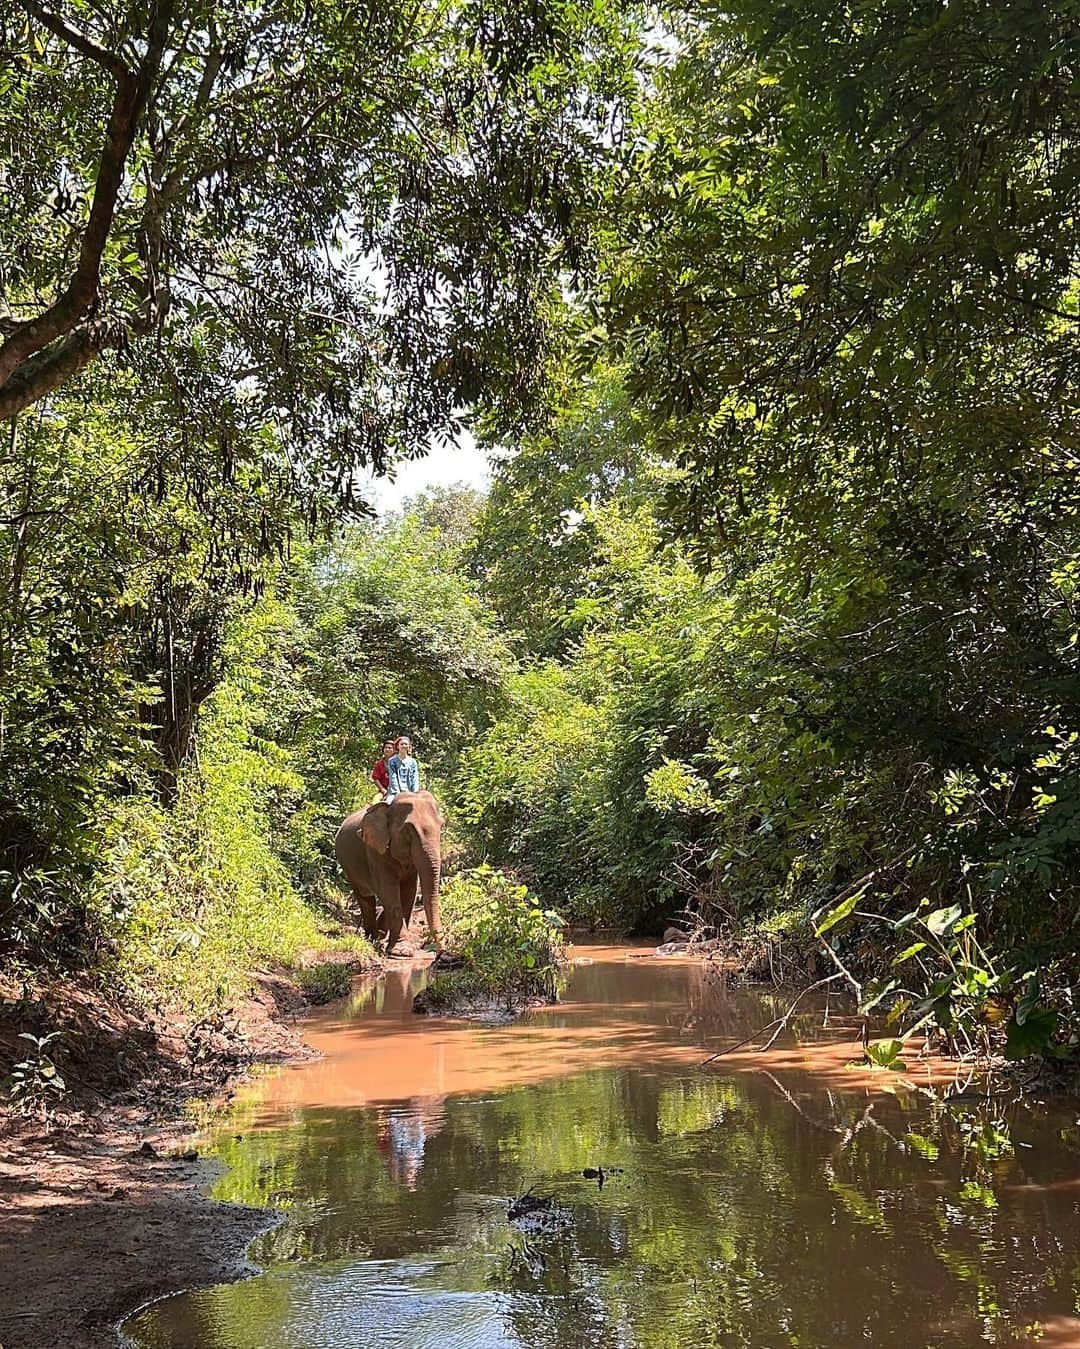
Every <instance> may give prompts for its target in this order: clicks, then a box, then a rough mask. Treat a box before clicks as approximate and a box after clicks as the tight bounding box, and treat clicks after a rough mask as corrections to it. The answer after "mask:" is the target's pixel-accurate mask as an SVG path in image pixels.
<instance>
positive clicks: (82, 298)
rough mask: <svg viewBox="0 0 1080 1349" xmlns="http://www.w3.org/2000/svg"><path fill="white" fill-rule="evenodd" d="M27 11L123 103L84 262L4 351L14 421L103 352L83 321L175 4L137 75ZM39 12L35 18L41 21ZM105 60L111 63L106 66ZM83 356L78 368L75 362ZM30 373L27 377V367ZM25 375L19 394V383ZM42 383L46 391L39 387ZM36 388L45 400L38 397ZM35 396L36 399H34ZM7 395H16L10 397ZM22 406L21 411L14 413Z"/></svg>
mask: <svg viewBox="0 0 1080 1349" xmlns="http://www.w3.org/2000/svg"><path fill="white" fill-rule="evenodd" d="M22 3H23V6H24V8H26V9H27V10H28V12H30V13H31V14H34V16H35V17H38V18H39V21H40V22H42V23H43V24H44V25H45V26H46V27H48V28H49V31H50V32H57V33H59V35H60V36H61V37H63V38H64V40H65V41H67V42H70V43H71V45H72V46H73V47H74V48H75V49H76V50H77V51H79V52H81V53H83V54H84V55H86V56H88V57H89V58H90V59H91V60H94V61H96V62H97V63H98V64H104V65H105V68H106V69H108V70H109V71H110V72H111V73H112V74H113V75H114V76H115V78H116V96H115V98H114V100H113V106H112V111H111V113H110V116H109V126H108V130H107V132H106V136H105V145H104V147H103V149H102V152H101V158H100V159H99V161H98V171H97V179H96V182H95V185H94V197H93V201H92V203H91V206H90V217H89V219H88V221H87V225H86V230H85V232H84V234H83V238H82V244H81V246H80V249H79V261H78V263H77V265H76V268H75V273H74V275H73V276H72V278H71V280H70V282H69V283H68V285H67V287H66V289H65V290H64V291H63V292H62V293H61V294H60V295H59V296H58V297H57V299H56V300H55V301H54V302H53V303H52V304H51V305H50V306H49V307H48V309H46V310H45V311H44V312H43V313H41V314H39V315H38V316H37V317H36V318H33V319H30V320H28V321H26V322H24V323H20V324H19V325H18V326H17V327H16V328H15V330H14V331H13V332H12V333H11V335H10V336H9V337H8V338H7V340H6V341H5V342H4V343H3V345H2V346H0V407H3V406H8V405H10V406H13V407H14V409H15V410H14V411H12V412H8V413H6V414H0V415H6V416H9V417H10V416H14V415H16V413H17V412H18V411H20V410H21V409H22V408H24V407H26V406H28V405H29V403H32V402H34V401H35V400H36V398H40V397H43V396H44V395H45V394H46V393H50V392H52V390H53V389H55V388H57V387H58V385H59V384H60V383H62V382H63V379H65V378H67V375H68V374H70V373H72V372H73V370H74V369H79V368H81V366H82V365H85V364H86V363H87V361H89V360H91V359H92V358H93V356H94V355H95V354H96V352H97V351H98V350H100V347H99V346H98V345H96V343H95V340H94V338H93V334H92V331H91V329H89V328H88V329H87V330H85V331H84V332H83V333H82V334H81V335H76V333H75V330H76V328H77V325H78V324H79V323H80V321H81V320H82V319H83V318H84V317H85V316H86V315H87V314H88V313H89V312H90V310H91V308H92V307H93V305H94V302H95V300H96V298H97V292H98V283H99V280H100V276H101V261H102V257H103V256H104V253H105V246H106V244H107V242H108V239H109V233H110V230H111V229H112V223H113V218H114V216H115V213H116V203H117V200H118V198H119V195H120V188H121V185H122V184H123V180H124V170H125V166H126V164H127V158H128V155H129V153H130V151H131V147H132V145H133V144H134V141H135V136H136V134H137V132H138V128H139V121H140V118H141V116H142V112H143V110H144V108H145V107H146V101H147V99H148V98H149V96H150V90H151V88H152V86H153V82H154V79H155V78H156V76H157V73H158V70H159V68H160V65H161V58H162V54H163V52H164V50H165V43H166V40H167V38H168V33H169V24H170V21H171V18H172V11H173V5H174V3H175V0H159V3H158V4H157V5H156V6H155V8H154V12H153V18H152V20H151V23H150V30H149V34H148V39H147V47H146V54H145V55H144V57H143V59H142V61H141V62H140V64H139V68H138V72H137V74H136V73H133V72H132V71H131V70H129V69H128V67H127V66H126V65H125V64H124V63H123V62H122V61H121V60H120V58H119V57H116V56H114V55H112V54H111V53H107V52H104V51H103V49H102V48H100V47H98V45H97V44H96V43H94V42H92V41H91V39H89V38H87V37H85V36H84V35H83V34H80V33H77V32H76V31H75V30H74V29H71V28H69V27H68V26H67V24H65V23H64V22H63V21H62V20H60V19H57V18H55V16H53V15H50V14H47V13H46V12H45V11H43V10H41V9H40V7H39V6H38V5H37V3H36V0H22ZM35 11H36V13H35ZM105 58H108V59H107V60H106V59H105ZM68 337H72V338H74V339H75V340H74V341H72V342H68V341H66V340H65V341H64V342H63V343H62V344H61V349H60V350H59V351H58V352H56V353H54V354H53V356H52V357H49V358H46V359H45V360H44V361H41V362H39V361H31V359H30V358H32V357H34V356H35V354H36V353H39V352H42V351H43V350H44V349H45V348H46V347H48V346H50V345H51V344H52V343H54V342H56V341H58V340H59V339H61V338H65V339H66V338H68ZM76 352H77V353H78V356H79V363H78V364H76V365H75V366H74V367H72V366H71V364H70V363H71V362H72V361H73V360H74V359H75V353H76ZM24 364H25V365H29V366H30V367H31V368H30V369H28V370H24V371H22V372H20V366H23V365H24ZM17 373H18V380H17V384H16V387H15V388H14V389H13V388H12V387H11V386H12V383H13V380H14V379H15V376H16V374H17ZM35 381H40V384H37V385H35ZM35 387H37V389H38V392H36V393H35V392H34V389H35ZM28 394H29V397H27V395H28ZM5 395H9V396H7V397H5ZM16 404H17V406H15V405H16Z"/></svg>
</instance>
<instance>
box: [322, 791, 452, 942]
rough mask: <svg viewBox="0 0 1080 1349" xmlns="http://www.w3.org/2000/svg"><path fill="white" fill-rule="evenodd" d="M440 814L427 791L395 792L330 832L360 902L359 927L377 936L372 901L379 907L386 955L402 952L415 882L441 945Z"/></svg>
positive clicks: (433, 799) (436, 938) (429, 926)
mask: <svg viewBox="0 0 1080 1349" xmlns="http://www.w3.org/2000/svg"><path fill="white" fill-rule="evenodd" d="M442 826H443V817H442V812H441V811H440V810H439V803H438V802H437V801H436V800H435V798H434V796H432V794H431V793H430V792H398V793H397V795H396V796H395V797H394V799H393V800H392V801H379V802H376V803H375V804H374V805H371V806H365V807H364V808H363V809H362V810H356V811H353V813H352V814H351V815H349V816H348V817H347V818H346V819H345V820H344V821H343V822H342V824H341V827H340V828H339V829H338V831H337V834H336V835H335V836H334V851H335V853H336V854H337V858H338V861H339V862H340V863H341V867H342V870H343V871H344V872H345V875H346V876H347V877H348V880H349V884H350V885H351V886H352V890H353V894H354V895H355V896H356V900H357V903H358V904H359V906H360V914H361V917H362V919H363V924H364V932H365V933H366V934H367V936H368V938H369V939H370V940H372V941H374V940H376V938H377V936H378V930H379V924H378V916H377V910H376V901H378V902H379V903H380V904H381V905H382V908H383V918H384V919H385V923H386V930H387V945H386V951H387V954H388V955H389V954H390V953H391V952H392V951H395V948H397V954H402V955H404V954H406V951H407V949H408V948H406V947H399V941H400V939H401V934H402V929H403V928H405V929H407V928H408V925H409V919H410V917H411V915H412V911H413V905H414V903H415V901H416V887H417V882H419V885H420V893H421V895H422V896H423V900H424V912H425V913H426V915H427V922H428V930H429V931H430V932H431V935H432V936H433V937H434V939H435V947H436V950H442V923H441V919H440V914H439V878H440V875H441V872H442Z"/></svg>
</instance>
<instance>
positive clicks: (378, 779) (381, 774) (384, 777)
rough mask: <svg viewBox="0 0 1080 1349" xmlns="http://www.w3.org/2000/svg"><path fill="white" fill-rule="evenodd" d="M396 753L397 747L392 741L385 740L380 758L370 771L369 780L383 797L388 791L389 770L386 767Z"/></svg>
mask: <svg viewBox="0 0 1080 1349" xmlns="http://www.w3.org/2000/svg"><path fill="white" fill-rule="evenodd" d="M396 753H397V745H396V744H395V743H394V741H393V740H387V741H386V742H385V743H384V744H383V747H382V758H381V759H379V760H378V762H377V763H376V764H375V767H374V768H373V769H372V770H371V780H372V782H374V784H375V785H376V787H378V789H379V791H380V792H382V794H383V796H385V795H386V793H387V792H388V791H389V790H390V769H389V767H388V765H389V763H390V760H391V759H392V758H393V757H394V755H395V754H396Z"/></svg>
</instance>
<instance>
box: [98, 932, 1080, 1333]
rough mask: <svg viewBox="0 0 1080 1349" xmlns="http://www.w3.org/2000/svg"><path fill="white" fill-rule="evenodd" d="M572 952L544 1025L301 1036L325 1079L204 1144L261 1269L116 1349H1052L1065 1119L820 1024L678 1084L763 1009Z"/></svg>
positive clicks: (1074, 1312) (420, 977) (196, 1295)
mask: <svg viewBox="0 0 1080 1349" xmlns="http://www.w3.org/2000/svg"><path fill="white" fill-rule="evenodd" d="M574 955H575V959H576V961H577V962H578V963H576V964H575V965H574V967H573V970H572V972H571V974H570V976H569V982H568V986H567V989H566V992H565V995H564V1000H563V1002H562V1003H561V1005H559V1006H557V1007H553V1008H550V1009H544V1010H542V1011H537V1012H534V1013H531V1014H530V1015H528V1016H527V1017H526V1018H525V1019H524V1020H522V1021H520V1022H518V1023H517V1024H515V1025H512V1026H508V1027H502V1028H486V1027H482V1026H476V1025H470V1024H465V1023H461V1022H452V1021H443V1020H427V1019H423V1018H417V1017H414V1016H413V1015H412V1013H411V1011H410V1010H409V1009H410V1005H411V999H412V995H413V994H414V993H415V992H416V991H417V990H418V989H419V988H420V987H422V986H423V984H424V983H425V981H426V980H427V978H428V975H427V972H426V971H425V970H422V969H412V970H406V969H399V970H394V971H392V972H391V973H390V974H389V975H388V976H387V977H386V978H385V979H384V980H382V981H380V982H379V983H377V984H374V985H372V986H369V987H366V988H364V989H362V990H361V991H360V992H359V993H358V994H357V995H356V997H355V998H354V999H352V1001H351V1002H350V1003H349V1004H347V1005H345V1006H344V1007H338V1008H337V1009H335V1010H333V1011H331V1012H329V1013H327V1014H324V1015H323V1016H321V1017H319V1018H317V1019H316V1020H314V1021H313V1022H312V1023H311V1026H310V1035H309V1038H310V1040H311V1041H312V1043H314V1044H315V1045H316V1046H317V1047H318V1048H320V1049H322V1050H324V1051H325V1055H326V1057H325V1058H323V1059H321V1060H318V1061H315V1062H312V1063H309V1064H304V1065H301V1066H298V1067H295V1068H291V1069H288V1070H285V1071H283V1072H280V1073H278V1074H276V1075H275V1076H273V1077H271V1078H268V1079H266V1080H264V1081H263V1082H261V1083H259V1084H257V1085H256V1086H255V1087H253V1088H252V1089H251V1090H250V1091H249V1092H248V1093H247V1095H246V1096H245V1097H244V1098H242V1099H241V1100H240V1101H238V1103H237V1104H236V1107H235V1109H234V1110H233V1112H232V1113H231V1115H230V1117H229V1118H228V1119H227V1120H226V1121H224V1122H223V1123H222V1124H221V1126H220V1128H218V1129H217V1130H216V1132H215V1134H214V1136H213V1146H214V1150H215V1151H216V1152H217V1154H218V1155H219V1156H220V1157H221V1159H222V1160H223V1161H224V1162H225V1163H226V1164H227V1166H228V1167H229V1170H228V1171H227V1173H226V1174H225V1175H224V1176H223V1178H222V1179H221V1181H220V1182H219V1183H218V1186H217V1190H216V1192H215V1193H216V1195H217V1197H219V1198H221V1199H228V1200H236V1201H242V1202H244V1203H248V1204H256V1205H265V1206H277V1207H279V1208H282V1209H284V1211H285V1215H286V1216H285V1220H284V1222H283V1223H282V1225H281V1226H280V1227H278V1228H277V1229H276V1230H275V1231H273V1232H271V1233H269V1234H267V1235H266V1236H264V1237H262V1238H260V1239H259V1240H258V1241H257V1242H256V1243H255V1245H254V1247H253V1248H252V1252H251V1257H252V1259H253V1260H254V1261H255V1263H257V1264H258V1265H260V1266H261V1267H262V1268H263V1269H264V1273H262V1274H261V1275H260V1276H259V1277H257V1278H254V1279H251V1280H249V1281H247V1282H245V1283H240V1284H232V1285H228V1286H223V1287H217V1288H209V1289H203V1290H199V1291H195V1292H190V1293H185V1294H181V1295H178V1296H176V1297H172V1298H169V1299H167V1300H165V1301H164V1302H160V1303H157V1304H155V1305H154V1306H152V1307H150V1308H148V1309H146V1310H144V1311H143V1312H141V1313H140V1314H138V1315H137V1316H135V1317H133V1318H132V1319H131V1320H130V1321H129V1322H128V1323H127V1324H126V1325H125V1327H124V1333H125V1336H126V1340H127V1343H128V1344H129V1345H131V1346H136V1347H137V1349H331V1347H332V1349H343V1346H365V1347H367V1346H370V1347H372V1349H391V1347H393V1349H428V1347H430V1349H435V1347H436V1346H438V1349H472V1347H473V1346H476V1349H496V1346H499V1347H500V1349H501V1347H502V1346H530V1349H532V1347H535V1349H576V1347H577V1346H583V1347H587V1349H631V1347H636V1346H640V1347H641V1349H675V1347H676V1346H678V1347H679V1349H682V1347H683V1346H725V1347H731V1349H735V1347H738V1349H743V1347H744V1346H745V1349H781V1346H785V1347H791V1346H797V1347H798V1349H849V1346H855V1345H859V1346H865V1345H874V1346H881V1347H882V1349H885V1347H886V1346H888V1347H889V1349H893V1346H895V1347H896V1349H901V1346H902V1349H916V1347H921V1346H927V1347H928V1349H929V1346H941V1347H942V1349H946V1347H949V1349H954V1347H958V1346H963V1347H965V1349H966V1347H967V1346H976V1345H1012V1344H1030V1345H1036V1344H1039V1345H1042V1346H1044V1349H1065V1346H1073V1347H1074V1349H1075V1347H1076V1346H1080V1129H1078V1127H1077V1117H1078V1114H1080V1105H1078V1104H1077V1103H1076V1102H1072V1103H1070V1102H1067V1101H1059V1102H1044V1103H1039V1102H1032V1101H1030V1100H1029V1101H1020V1100H1007V1099H1004V1098H998V1097H995V1098H993V1099H990V1100H987V1099H980V1097H981V1096H982V1095H983V1093H982V1088H981V1087H980V1086H979V1084H977V1083H973V1084H972V1085H971V1086H970V1088H969V1089H968V1091H967V1092H966V1093H964V1095H962V1096H960V1097H955V1096H954V1097H952V1098H950V1099H942V1091H941V1088H940V1085H939V1086H938V1087H937V1088H936V1089H931V1086H930V1083H931V1082H932V1081H933V1080H934V1079H935V1075H936V1077H937V1078H938V1079H940V1076H941V1073H940V1067H939V1068H938V1069H937V1070H935V1069H933V1068H932V1067H927V1066H925V1065H922V1066H920V1065H913V1067H912V1069H911V1070H910V1071H909V1072H908V1073H906V1074H898V1073H881V1072H875V1073H869V1072H866V1071H860V1070H856V1069H854V1068H851V1067H848V1066H847V1065H848V1063H849V1062H850V1061H851V1060H852V1059H853V1057H855V1056H856V1053H857V1044H856V1042H855V1041H854V1039H853V1027H852V1026H851V1025H850V1024H849V1023H845V1022H844V1021H843V1020H842V1019H841V1020H840V1021H837V1019H836V1017H835V1016H834V1015H831V1014H830V1015H829V1016H828V1017H827V1018H826V1009H825V1005H824V1003H823V1002H822V1001H818V1002H817V1003H816V1004H814V1005H813V1006H809V1007H807V1008H806V1011H805V1013H804V1014H801V1015H800V1016H799V1017H798V1019H797V1022H796V1024H795V1027H794V1034H793V1035H789V1036H787V1037H785V1039H784V1040H782V1041H779V1042H778V1043H777V1045H776V1046H775V1047H774V1048H773V1049H771V1050H770V1051H769V1052H768V1054H766V1055H764V1056H761V1055H753V1054H752V1053H750V1052H749V1051H746V1052H743V1051H740V1052H739V1053H737V1054H733V1055H731V1056H730V1057H726V1058H723V1059H720V1060H718V1061H717V1063H715V1064H714V1065H712V1066H711V1067H708V1068H702V1067H701V1066H700V1064H701V1061H702V1059H703V1058H704V1057H705V1056H706V1055H707V1054H709V1053H712V1052H714V1051H715V1050H716V1049H718V1048H721V1047H723V1046H724V1045H725V1044H731V1043H733V1042H734V1041H737V1040H739V1039H741V1038H742V1037H743V1036H745V1035H747V1034H749V1033H750V1032H751V1031H752V1030H753V1029H754V1028H755V1027H757V1026H759V1025H762V1024H764V1023H766V1022H768V1021H770V1020H772V1019H773V1017H775V1016H776V1015H777V1014H778V1012H780V1011H782V1010H783V1009H784V1007H785V1006H786V1003H785V1002H784V1001H783V1000H782V999H778V998H775V997H773V996H771V995H766V994H764V993H761V992H754V991H748V990H745V989H742V990H739V989H733V988H730V987H727V986H726V985H725V982H724V981H723V980H722V979H720V978H718V977H716V976H715V975H710V974H709V973H708V972H707V971H705V970H703V969H702V968H701V967H700V966H699V965H697V964H694V963H691V962H678V961H677V962H674V963H672V962H664V961H662V960H659V959H655V958H653V959H650V958H648V957H646V956H645V955H644V953H643V952H642V951H641V950H639V949H632V948H619V947H593V948H588V947H586V948H577V949H576V950H575V952H574ZM800 1011H801V1009H800ZM826 1020H827V1024H824V1025H823V1022H825V1021H826ZM237 1135H239V1137H237ZM600 1169H603V1171H604V1179H603V1183H602V1184H601V1181H600V1178H599V1177H598V1176H595V1175H591V1176H588V1177H586V1176H585V1175H583V1172H584V1171H586V1170H592V1171H597V1170H600ZM527 1191H531V1192H532V1194H533V1195H534V1196H539V1197H540V1198H541V1199H542V1200H544V1201H545V1203H547V1201H548V1200H549V1199H550V1203H548V1204H547V1207H546V1208H545V1209H543V1210H542V1212H541V1215H540V1216H539V1217H538V1218H534V1219H533V1220H532V1222H531V1227H532V1230H522V1229H521V1227H520V1226H519V1225H517V1224H514V1223H512V1222H510V1221H509V1217H508V1201H509V1200H510V1199H512V1198H513V1197H515V1196H519V1195H521V1194H523V1193H525V1192H527ZM525 1221H526V1226H527V1227H528V1226H529V1220H525Z"/></svg>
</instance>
